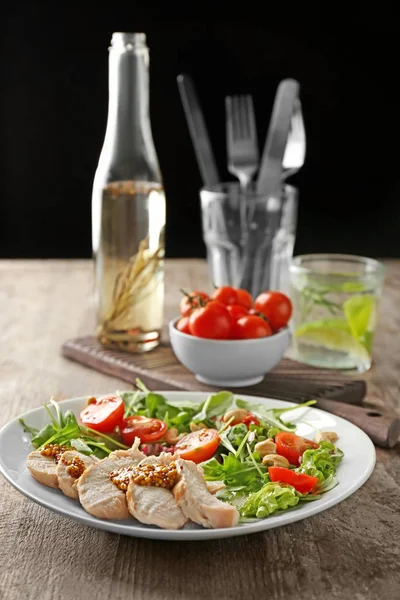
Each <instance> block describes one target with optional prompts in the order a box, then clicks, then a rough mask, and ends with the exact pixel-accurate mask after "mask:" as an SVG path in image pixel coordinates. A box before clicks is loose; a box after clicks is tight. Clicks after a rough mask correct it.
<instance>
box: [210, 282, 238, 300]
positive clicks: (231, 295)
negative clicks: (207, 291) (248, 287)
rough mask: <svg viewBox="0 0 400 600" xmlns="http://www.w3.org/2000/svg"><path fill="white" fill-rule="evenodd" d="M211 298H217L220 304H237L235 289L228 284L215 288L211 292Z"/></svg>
mask: <svg viewBox="0 0 400 600" xmlns="http://www.w3.org/2000/svg"><path fill="white" fill-rule="evenodd" d="M213 300H218V302H221V303H222V304H239V302H238V297H237V291H236V290H235V288H233V287H231V286H230V285H226V286H225V287H220V288H217V289H216V290H215V291H214V293H213Z"/></svg>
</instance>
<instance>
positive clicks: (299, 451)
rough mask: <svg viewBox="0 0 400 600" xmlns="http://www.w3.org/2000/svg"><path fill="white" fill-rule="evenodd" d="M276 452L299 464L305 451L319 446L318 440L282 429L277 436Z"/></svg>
mask: <svg viewBox="0 0 400 600" xmlns="http://www.w3.org/2000/svg"><path fill="white" fill-rule="evenodd" d="M275 444H276V452H277V454H280V455H281V456H284V457H285V458H287V460H288V461H289V462H290V464H292V465H299V464H300V458H301V457H302V456H303V452H305V451H306V450H308V449H309V448H313V449H315V448H319V445H318V444H317V443H316V442H312V441H311V440H307V439H306V438H303V437H300V436H299V435H296V434H295V433H291V432H289V431H280V432H279V433H277V434H276V436H275Z"/></svg>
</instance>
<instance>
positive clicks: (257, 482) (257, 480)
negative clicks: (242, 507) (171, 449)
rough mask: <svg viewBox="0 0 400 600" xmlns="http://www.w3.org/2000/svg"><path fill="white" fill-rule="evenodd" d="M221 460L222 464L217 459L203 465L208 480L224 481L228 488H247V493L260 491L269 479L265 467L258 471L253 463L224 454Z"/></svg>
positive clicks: (260, 467) (211, 459)
mask: <svg viewBox="0 0 400 600" xmlns="http://www.w3.org/2000/svg"><path fill="white" fill-rule="evenodd" d="M221 458H222V463H220V462H218V460H217V459H216V458H210V460H208V461H206V462H204V463H201V467H202V468H203V471H204V478H205V479H206V480H208V481H223V482H224V483H225V485H227V486H245V487H246V491H251V490H254V489H259V488H260V487H261V486H262V485H263V484H264V483H265V478H267V479H268V468H267V467H264V466H263V465H260V466H259V469H257V468H256V467H255V466H254V464H253V463H252V462H251V461H248V460H246V461H243V462H241V461H240V460H239V459H238V458H236V456H235V455H234V454H224V455H222V456H221ZM260 472H261V475H260Z"/></svg>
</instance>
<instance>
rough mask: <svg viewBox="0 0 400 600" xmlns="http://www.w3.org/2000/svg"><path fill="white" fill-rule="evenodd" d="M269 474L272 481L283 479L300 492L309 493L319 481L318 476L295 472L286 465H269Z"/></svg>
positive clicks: (283, 481) (282, 480)
mask: <svg viewBox="0 0 400 600" xmlns="http://www.w3.org/2000/svg"><path fill="white" fill-rule="evenodd" d="M268 474H269V476H270V479H271V481H281V482H282V483H288V484H289V485H292V486H293V487H294V489H295V490H297V491H298V492H300V494H308V492H311V490H313V489H314V488H315V486H316V484H317V483H318V477H313V476H312V475H305V474H304V473H295V472H294V471H291V470H290V469H286V468H285V467H268Z"/></svg>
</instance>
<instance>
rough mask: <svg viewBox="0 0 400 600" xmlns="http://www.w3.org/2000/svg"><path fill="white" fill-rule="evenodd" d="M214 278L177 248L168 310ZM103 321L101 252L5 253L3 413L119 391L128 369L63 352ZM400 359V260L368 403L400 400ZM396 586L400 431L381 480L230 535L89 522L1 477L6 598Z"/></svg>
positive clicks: (363, 594)
mask: <svg viewBox="0 0 400 600" xmlns="http://www.w3.org/2000/svg"><path fill="white" fill-rule="evenodd" d="M180 287H185V288H194V287H196V288H199V287H200V288H201V287H204V288H207V287H208V284H207V273H206V267H205V264H204V262H203V261H198V260H190V261H189V260H182V261H169V262H167V299H166V320H168V318H171V317H172V316H174V314H175V312H176V304H177V302H178V299H179V288H180ZM93 329H94V317H93V306H92V265H91V263H90V262H89V261H2V262H0V340H1V344H0V403H1V404H0V405H1V412H0V426H1V425H3V424H4V423H6V422H7V421H8V420H9V419H11V418H13V417H15V416H17V415H18V414H20V413H22V412H24V411H27V410H29V409H31V408H34V407H37V406H39V405H40V404H41V403H42V402H43V401H45V400H47V399H48V398H49V397H50V395H54V396H56V397H57V398H59V399H61V398H67V397H73V396H81V395H86V394H92V393H93V394H96V393H106V392H112V391H114V390H115V389H117V388H118V387H120V386H121V382H120V381H119V380H117V379H113V378H111V377H108V376H106V375H102V374H100V373H97V372H96V371H94V370H92V369H88V368H85V367H83V366H81V365H79V364H77V363H74V362H72V361H69V360H67V359H65V358H63V357H62V356H61V355H60V346H61V344H62V343H63V342H64V341H65V340H66V339H69V338H73V337H76V336H79V335H85V334H90V333H92V332H93ZM399 373H400V261H387V274H386V285H385V292H384V295H383V299H382V302H381V306H380V320H379V329H378V334H377V338H376V342H375V345H374V365H373V368H372V369H371V371H370V372H369V373H368V374H367V375H366V376H365V377H366V379H367V381H368V388H369V395H368V399H367V400H368V404H369V405H371V406H375V407H378V408H380V409H383V410H386V409H387V410H389V409H390V410H391V411H396V412H397V413H398V414H400V406H399V395H400V394H399ZM92 597H93V598H96V600H106V599H109V598H112V599H115V600H118V599H124V600H125V599H126V598H135V599H136V598H137V599H139V600H167V599H168V600H181V599H182V600H186V599H188V600H189V599H193V600H197V599H203V598H204V599H207V600H208V599H209V598H216V599H221V600H222V599H227V600H230V599H232V600H234V599H239V598H240V599H242V598H246V600H252V599H264V598H268V599H271V600H275V599H286V598H289V599H290V598H296V599H297V600H303V599H304V600H317V599H318V600H321V599H323V600H330V599H336V598H337V599H340V600H350V599H352V600H353V599H354V600H375V599H376V598H385V599H386V600H398V598H399V597H400V444H397V445H396V447H395V448H394V449H392V450H380V449H378V450H377V465H376V468H375V471H374V473H373V474H372V476H371V478H370V479H369V481H368V482H367V483H366V484H365V485H364V486H363V487H362V488H361V489H360V490H359V491H358V492H357V493H356V494H354V495H353V496H352V497H350V498H348V499H347V500H345V501H344V502H342V503H341V504H339V505H338V506H336V507H334V508H332V509H330V510H328V511H326V512H324V513H322V514H320V515H316V516H315V517H312V518H311V519H307V520H304V521H300V522H298V523H295V524H293V525H288V526H286V527H282V528H279V529H273V530H270V531H267V532H265V533H261V534H254V535H251V536H243V537H237V538H232V539H226V540H220V541H207V542H206V541H205V542H187V543H171V542H154V541H151V540H141V539H134V538H128V537H123V536H118V535H115V534H110V533H106V532H102V531H99V530H96V529H92V528H89V527H86V526H84V525H80V524H78V523H75V522H73V521H70V520H69V519H67V518H64V517H60V516H58V515H56V514H55V513H52V512H50V511H48V510H46V509H44V508H41V507H40V506H37V505H36V504H34V503H32V502H30V501H28V500H27V499H25V498H24V497H23V496H21V495H20V494H19V493H18V492H17V491H16V490H14V489H13V488H12V487H11V486H10V485H9V484H8V483H6V482H5V481H4V480H3V479H2V480H1V481H0V598H1V599H2V600H3V599H4V600H23V599H25V598H26V599H28V598H29V599H31V598H32V599H35V600H37V598H40V599H41V600H53V599H55V600H63V599H64V598H65V599H67V598H68V599H71V598H73V599H74V600H75V599H79V600H80V599H81V598H82V599H84V598H92Z"/></svg>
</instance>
